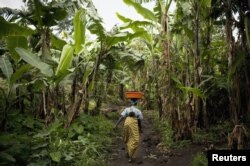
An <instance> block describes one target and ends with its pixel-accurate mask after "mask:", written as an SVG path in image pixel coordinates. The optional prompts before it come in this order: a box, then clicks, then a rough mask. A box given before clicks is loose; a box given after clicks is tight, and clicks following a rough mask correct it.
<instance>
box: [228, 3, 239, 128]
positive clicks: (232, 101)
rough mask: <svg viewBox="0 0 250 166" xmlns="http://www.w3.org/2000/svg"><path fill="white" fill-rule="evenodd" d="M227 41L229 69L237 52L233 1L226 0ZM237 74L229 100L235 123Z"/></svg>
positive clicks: (233, 122) (230, 90) (231, 86)
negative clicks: (234, 37)
mask: <svg viewBox="0 0 250 166" xmlns="http://www.w3.org/2000/svg"><path fill="white" fill-rule="evenodd" d="M225 4H226V9H227V11H226V27H225V28H226V29H225V31H226V42H227V56H228V70H230V69H231V68H232V64H233V61H234V59H235V57H234V56H235V55H234V54H235V53H234V42H233V36H232V27H233V18H232V17H233V16H232V11H231V9H232V1H231V0H229V1H226V2H225ZM235 74H236V75H235V76H233V78H232V81H231V84H230V85H229V101H230V108H229V109H230V116H231V121H232V124H233V125H236V124H238V111H239V108H238V106H237V103H239V101H238V99H239V98H238V99H237V94H239V91H238V86H239V85H238V84H237V82H236V81H237V79H236V77H237V72H236V73H235Z"/></svg>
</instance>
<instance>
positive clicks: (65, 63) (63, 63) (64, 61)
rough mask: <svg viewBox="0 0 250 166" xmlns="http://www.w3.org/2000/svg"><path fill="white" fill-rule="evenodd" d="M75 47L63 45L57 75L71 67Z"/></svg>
mask: <svg viewBox="0 0 250 166" xmlns="http://www.w3.org/2000/svg"><path fill="white" fill-rule="evenodd" d="M73 53H74V47H73V46H71V45H69V44H67V45H65V46H64V47H63V50H62V54H61V57H60V62H59V64H58V66H57V69H56V76H58V75H59V74H64V73H65V72H66V71H67V69H68V68H69V67H70V65H71V62H72V59H73Z"/></svg>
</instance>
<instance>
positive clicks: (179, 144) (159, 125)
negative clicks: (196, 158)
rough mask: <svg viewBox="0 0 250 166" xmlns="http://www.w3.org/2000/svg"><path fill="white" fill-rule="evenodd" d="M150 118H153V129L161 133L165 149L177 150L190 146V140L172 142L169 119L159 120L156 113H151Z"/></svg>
mask: <svg viewBox="0 0 250 166" xmlns="http://www.w3.org/2000/svg"><path fill="white" fill-rule="evenodd" d="M150 116H151V117H153V124H154V127H155V129H156V130H157V131H159V132H160V133H161V138H162V143H163V145H164V146H165V147H167V148H176V149H178V148H183V147H186V146H188V145H189V144H190V140H179V141H175V140H174V138H173V133H174V131H173V130H172V126H171V121H170V120H169V119H164V120H159V118H158V115H157V114H156V113H151V115H150Z"/></svg>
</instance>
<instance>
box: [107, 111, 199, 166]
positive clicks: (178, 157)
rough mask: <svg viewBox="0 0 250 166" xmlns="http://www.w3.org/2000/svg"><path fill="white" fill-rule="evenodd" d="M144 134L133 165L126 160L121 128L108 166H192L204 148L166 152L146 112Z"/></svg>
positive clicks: (115, 139)
mask: <svg viewBox="0 0 250 166" xmlns="http://www.w3.org/2000/svg"><path fill="white" fill-rule="evenodd" d="M142 127H143V133H142V134H141V135H140V144H139V148H138V149H137V151H136V154H135V159H134V161H133V162H132V163H129V162H128V159H127V158H126V155H125V154H126V149H125V147H126V145H125V144H124V143H123V141H122V134H121V128H122V124H120V125H119V132H116V136H115V138H114V142H113V145H112V146H111V148H112V150H111V153H110V154H109V155H108V156H109V160H108V164H107V165H108V166H130V165H131V166H132V165H142V166H191V165H192V159H193V157H194V156H195V155H196V154H197V153H199V152H201V150H202V148H203V147H202V146H200V145H190V146H188V147H185V148H183V149H178V150H166V149H164V148H163V146H161V136H160V134H159V133H158V132H157V131H155V129H154V127H153V122H152V120H151V118H150V117H149V116H148V115H147V114H146V113H145V112H144V119H143V123H142Z"/></svg>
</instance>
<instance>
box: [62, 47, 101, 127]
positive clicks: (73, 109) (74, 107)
mask: <svg viewBox="0 0 250 166" xmlns="http://www.w3.org/2000/svg"><path fill="white" fill-rule="evenodd" d="M103 55H104V52H103V51H102V50H101V51H100V53H99V54H98V55H97V58H96V63H95V67H94V68H93V69H92V71H91V73H90V75H89V76H88V78H87V80H86V82H85V83H83V85H82V87H81V88H80V90H79V91H78V92H77V96H76V99H75V102H74V103H72V104H71V106H70V107H69V108H70V110H69V111H68V114H67V122H66V124H65V127H69V126H70V124H71V122H72V120H73V119H74V117H75V115H76V113H77V112H78V111H79V109H80V106H81V103H82V100H83V97H85V110H84V112H85V113H88V103H89V98H88V88H89V86H90V84H91V82H92V81H94V79H95V76H96V74H97V73H98V69H99V65H100V63H101V57H102V56H103Z"/></svg>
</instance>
